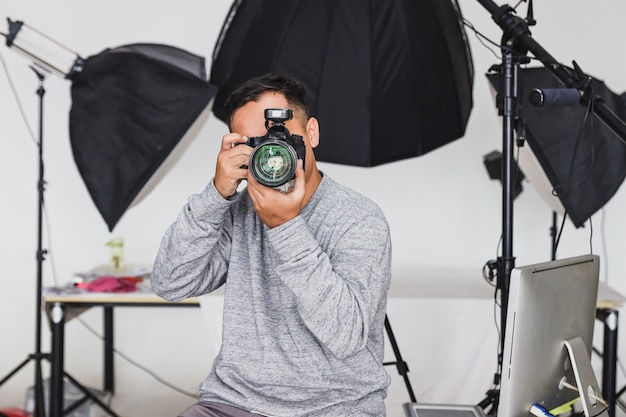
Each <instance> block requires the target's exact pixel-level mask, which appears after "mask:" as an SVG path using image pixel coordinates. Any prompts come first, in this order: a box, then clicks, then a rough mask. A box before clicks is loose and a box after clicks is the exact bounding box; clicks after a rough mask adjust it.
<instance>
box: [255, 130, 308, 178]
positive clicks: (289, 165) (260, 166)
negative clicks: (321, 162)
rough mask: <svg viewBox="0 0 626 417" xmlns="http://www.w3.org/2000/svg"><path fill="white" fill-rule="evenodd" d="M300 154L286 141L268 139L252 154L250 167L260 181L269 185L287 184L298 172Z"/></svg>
mask: <svg viewBox="0 0 626 417" xmlns="http://www.w3.org/2000/svg"><path fill="white" fill-rule="evenodd" d="M297 161H298V155H297V154H296V152H295V150H294V149H293V147H292V146H290V145H289V144H288V143H286V142H284V141H275V140H272V141H267V142H264V143H263V144H261V145H260V146H258V147H257V148H255V149H254V151H253V152H252V155H250V165H249V168H250V169H251V170H252V175H253V176H254V178H256V180H257V181H258V182H260V183H261V184H263V185H266V186H268V187H276V186H280V185H283V184H285V183H286V182H288V181H289V180H291V179H292V178H293V176H294V175H295V173H296V166H297Z"/></svg>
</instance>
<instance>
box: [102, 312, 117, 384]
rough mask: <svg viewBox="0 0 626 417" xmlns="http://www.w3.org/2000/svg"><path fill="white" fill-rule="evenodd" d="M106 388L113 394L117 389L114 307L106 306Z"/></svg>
mask: <svg viewBox="0 0 626 417" xmlns="http://www.w3.org/2000/svg"><path fill="white" fill-rule="evenodd" d="M103 308H104V390H105V391H107V392H110V393H111V395H113V394H114V391H115V380H114V377H115V374H114V366H115V363H114V357H113V354H114V352H113V347H114V342H113V333H114V331H113V307H110V306H104V307H103Z"/></svg>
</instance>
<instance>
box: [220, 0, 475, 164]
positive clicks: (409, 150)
mask: <svg viewBox="0 0 626 417" xmlns="http://www.w3.org/2000/svg"><path fill="white" fill-rule="evenodd" d="M459 16H460V13H459V11H458V4H457V3H456V1H455V0H452V1H450V0H421V1H415V0H341V1H337V0H317V1H302V0H236V1H235V2H234V3H233V5H232V7H231V10H230V13H229V15H228V16H227V18H226V20H225V22H224V26H223V28H222V32H221V34H220V37H219V39H218V42H217V44H216V47H215V50H214V54H213V64H212V68H211V77H210V81H211V83H212V84H214V85H216V86H218V88H219V91H218V94H217V95H216V98H215V103H214V106H213V112H214V114H215V115H216V116H217V117H218V118H219V119H221V120H223V121H225V120H224V113H223V109H222V106H223V104H224V101H225V99H226V98H227V96H228V95H229V94H230V93H231V92H232V91H233V89H234V88H236V87H237V86H238V85H239V84H240V83H242V82H244V81H246V80H248V79H249V78H252V77H254V76H258V75H261V74H263V73H267V72H274V73H278V74H281V75H285V76H290V77H294V78H297V79H299V80H301V81H302V82H304V83H305V84H306V86H307V89H308V91H307V93H308V104H309V107H310V109H311V113H312V114H313V115H314V116H316V117H317V118H318V119H319V120H320V129H321V141H320V145H319V146H318V148H317V149H316V152H315V154H316V158H317V159H318V160H320V161H326V162H334V163H340V164H347V165H357V166H374V165H379V164H383V163H387V162H392V161H397V160H401V159H405V158H410V157H414V156H419V155H423V154H425V153H427V152H429V151H431V150H433V149H436V148H438V147H440V146H443V145H445V144H447V143H449V142H451V141H452V140H454V139H457V138H459V137H461V136H463V135H464V133H465V128H466V125H467V121H468V119H469V115H470V111H471V108H472V84H473V67H472V61H471V55H470V49H469V45H468V43H467V40H466V37H465V32H464V29H463V26H462V24H461V23H460V21H459Z"/></svg>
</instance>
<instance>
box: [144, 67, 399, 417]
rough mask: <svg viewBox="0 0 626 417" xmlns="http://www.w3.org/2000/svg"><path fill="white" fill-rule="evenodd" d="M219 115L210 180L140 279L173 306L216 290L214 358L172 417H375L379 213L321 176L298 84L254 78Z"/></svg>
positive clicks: (311, 122) (384, 243)
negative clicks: (221, 127)
mask: <svg viewBox="0 0 626 417" xmlns="http://www.w3.org/2000/svg"><path fill="white" fill-rule="evenodd" d="M225 106H226V113H227V115H228V117H229V118H228V120H229V123H228V124H229V129H230V132H231V133H229V134H226V135H225V136H224V137H223V138H222V143H221V149H220V152H219V154H218V157H217V164H216V170H215V176H214V178H213V180H212V181H211V182H210V183H209V184H208V185H207V186H206V188H205V189H204V190H203V191H202V192H201V193H199V194H195V195H192V196H191V197H189V200H188V202H187V204H186V205H185V206H184V207H183V209H182V210H181V212H180V214H179V216H178V219H177V220H176V222H174V224H172V225H171V226H170V227H169V228H168V230H167V231H166V233H165V236H164V237H163V241H162V243H161V247H160V249H159V253H158V255H157V259H156V262H155V266H154V270H153V273H152V279H151V281H152V286H153V289H154V291H155V292H156V293H157V294H159V295H160V296H162V297H163V298H165V299H167V300H170V301H178V300H182V299H184V298H187V297H193V296H200V295H203V294H206V293H209V292H211V291H214V290H216V289H217V288H219V287H221V286H222V285H224V286H225V287H224V288H225V292H224V319H223V333H222V346H221V349H220V352H219V354H218V355H217V357H216V358H215V360H214V362H213V367H212V369H211V372H210V374H209V376H208V377H207V379H206V380H205V381H204V382H203V383H202V384H201V385H200V393H199V401H198V402H197V403H196V404H194V405H192V406H190V407H189V408H188V409H187V410H185V411H184V412H182V413H181V414H180V416H181V417H209V416H212V417H215V416H221V417H234V416H237V417H239V416H242V417H243V416H258V415H265V416H284V417H287V416H289V417H295V416H338V417H339V416H384V415H385V405H384V398H385V397H386V393H387V387H388V385H389V376H388V375H387V372H386V371H385V369H384V367H383V346H384V320H385V314H386V304H387V291H388V289H389V284H390V278H391V272H390V271H391V238H390V233H389V226H388V224H387V221H386V219H385V217H384V215H383V213H382V212H381V210H380V209H379V207H378V206H376V205H375V204H374V203H373V202H372V201H371V200H369V199H367V198H366V197H364V196H362V195H360V194H358V193H356V192H355V191H352V190H350V189H348V188H346V187H344V186H341V185H339V184H338V183H336V182H335V181H333V180H332V179H331V178H329V177H328V176H327V175H326V176H325V175H323V174H322V172H320V171H319V170H318V168H317V165H316V162H315V155H314V153H313V148H315V147H316V146H317V145H318V143H319V139H320V137H319V135H320V130H319V126H318V122H317V120H316V119H315V118H314V117H310V116H309V114H308V110H307V108H306V104H305V89H304V86H303V85H302V84H301V83H299V82H297V81H295V80H291V79H287V78H284V77H281V76H277V75H272V74H267V75H264V76H261V77H257V78H254V79H251V80H250V81H248V82H246V83H244V84H243V85H242V86H240V87H239V88H238V89H237V90H235V91H234V92H233V93H232V94H231V96H230V97H229V99H228V100H227V102H226V104H225ZM275 136H278V138H277V140H276V141H273V139H276V138H275ZM300 145H302V147H301V146H300ZM284 147H285V148H287V149H283V148H284ZM257 155H258V156H257ZM294 155H295V157H294ZM303 160H304V163H303ZM288 168H291V169H288ZM283 174H284V175H283ZM281 176H282V178H280V180H277V178H279V177H281ZM243 180H246V181H247V187H245V188H243V189H241V190H239V185H240V183H241V181H243ZM259 180H260V181H259ZM274 180H276V182H274Z"/></svg>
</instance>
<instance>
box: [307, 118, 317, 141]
mask: <svg viewBox="0 0 626 417" xmlns="http://www.w3.org/2000/svg"><path fill="white" fill-rule="evenodd" d="M306 133H307V135H308V137H309V141H310V142H311V147H312V148H317V145H319V144H320V125H319V123H318V121H317V119H316V118H315V117H310V118H309V120H308V121H307V123H306Z"/></svg>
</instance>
